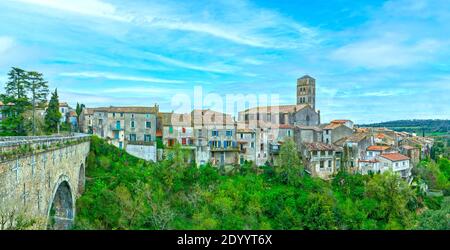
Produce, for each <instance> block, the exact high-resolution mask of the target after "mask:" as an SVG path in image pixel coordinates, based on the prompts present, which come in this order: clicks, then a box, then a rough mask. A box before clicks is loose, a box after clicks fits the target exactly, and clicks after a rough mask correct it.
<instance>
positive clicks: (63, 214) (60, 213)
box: [47, 175, 75, 230]
mask: <svg viewBox="0 0 450 250" xmlns="http://www.w3.org/2000/svg"><path fill="white" fill-rule="evenodd" d="M74 204H75V202H74V198H73V195H72V188H71V187H70V183H69V177H67V176H65V175H62V176H61V177H60V178H59V179H58V182H57V183H56V185H55V188H54V190H53V195H52V198H51V200H50V203H49V208H48V213H47V217H48V222H47V228H48V229H56V230H61V229H63V230H64V229H70V228H71V227H72V225H73V219H74V217H75V206H74Z"/></svg>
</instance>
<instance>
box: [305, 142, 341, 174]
mask: <svg viewBox="0 0 450 250" xmlns="http://www.w3.org/2000/svg"><path fill="white" fill-rule="evenodd" d="M340 152H342V149H341V148H340V147H337V146H335V145H332V144H326V143H322V142H312V143H304V147H302V150H301V155H302V160H303V164H304V166H305V169H306V171H307V172H308V173H310V174H311V175H312V176H315V177H319V178H322V179H325V180H328V179H330V178H332V176H333V175H334V174H335V173H336V172H337V171H338V169H339V168H340V164H339V163H340V161H341V159H340V157H341V156H340Z"/></svg>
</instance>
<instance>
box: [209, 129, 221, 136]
mask: <svg viewBox="0 0 450 250" xmlns="http://www.w3.org/2000/svg"><path fill="white" fill-rule="evenodd" d="M211 133H212V136H219V131H217V130H213V131H211Z"/></svg>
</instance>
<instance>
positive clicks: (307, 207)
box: [75, 137, 450, 229]
mask: <svg viewBox="0 0 450 250" xmlns="http://www.w3.org/2000/svg"><path fill="white" fill-rule="evenodd" d="M281 155H282V157H283V159H282V161H281V162H287V163H288V165H286V164H285V165H284V166H280V167H276V168H275V169H274V170H273V169H271V168H269V167H267V168H256V167H253V166H252V165H251V164H246V165H244V166H241V167H236V168H234V169H233V170H232V171H230V172H227V173H222V172H221V171H220V170H219V169H217V168H214V167H212V166H209V165H207V166H204V167H199V168H197V167H195V166H191V165H188V164H185V163H184V158H185V152H184V151H183V150H182V149H181V148H180V146H179V145H177V146H176V147H175V149H174V150H173V151H171V152H170V153H169V157H168V158H170V160H165V161H163V162H159V163H148V162H145V161H143V160H140V159H137V158H135V157H132V156H130V155H128V154H127V153H125V152H124V151H123V150H120V149H118V148H116V147H114V146H110V145H108V144H106V143H105V142H104V141H103V140H101V139H99V138H97V137H93V138H92V143H91V151H90V153H89V157H88V160H87V162H88V163H87V183H86V191H85V193H84V194H83V195H82V196H81V197H80V198H79V199H78V200H77V217H76V226H75V229H414V228H423V229H450V227H449V218H448V214H449V211H450V206H449V204H450V203H449V202H450V201H449V200H448V199H446V198H444V197H436V198H433V197H425V196H424V195H423V194H421V192H420V191H418V190H415V189H411V188H410V187H409V186H408V185H407V183H406V182H404V181H403V180H402V179H400V178H399V177H398V176H396V175H394V174H392V173H384V174H382V175H375V176H361V175H348V174H346V173H343V172H342V173H339V174H338V175H337V176H336V178H334V180H333V181H330V182H327V181H323V180H320V179H316V178H311V177H309V176H307V175H302V174H299V172H302V171H301V170H302V166H301V164H300V161H299V159H298V156H297V154H296V152H295V144H293V142H287V143H285V144H284V145H283V147H282V149H281ZM445 164H447V165H445ZM443 166H444V168H446V172H445V173H443V172H444V171H441V170H440V169H441V168H442V167H440V166H435V165H433V169H432V170H430V171H425V170H424V171H422V172H421V174H422V175H424V176H428V178H433V173H434V172H439V174H440V175H443V177H442V176H441V177H439V178H440V180H439V181H438V182H436V184H435V186H436V187H441V186H442V185H443V186H445V185H446V183H447V182H448V177H449V176H448V174H449V172H448V168H449V167H450V166H449V162H448V161H446V162H444V165H443ZM423 168H427V166H426V164H425V165H424V166H423ZM292 169H295V171H292ZM297 170H299V171H297ZM433 171H434V172H433ZM442 178H447V180H444V181H443V180H442ZM446 181H447V182H446ZM442 182H443V183H442Z"/></svg>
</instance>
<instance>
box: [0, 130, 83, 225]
mask: <svg viewBox="0 0 450 250" xmlns="http://www.w3.org/2000/svg"><path fill="white" fill-rule="evenodd" d="M6 144H8V145H9V146H7V145H6ZM12 145H14V147H15V149H13V148H14V147H13V146H12ZM24 145H29V146H28V147H29V148H33V149H32V150H29V151H28V152H25V151H23V152H22V151H19V150H17V149H18V148H21V147H22V148H23V147H24ZM42 145H47V147H46V148H43V147H42ZM0 146H5V147H2V151H3V154H2V156H3V157H2V161H1V162H0V213H3V214H5V213H11V212H12V211H14V212H15V213H16V214H18V213H23V214H25V215H26V216H31V217H40V218H45V219H48V216H49V213H50V208H51V205H52V203H53V201H54V200H58V199H59V200H61V199H63V200H62V201H60V203H61V204H68V205H65V206H64V207H61V208H58V207H56V208H55V209H57V210H58V209H60V210H61V211H59V210H58V211H56V215H57V216H58V217H60V218H61V219H64V218H65V217H69V219H72V220H73V218H74V216H75V199H76V197H77V195H79V190H83V188H84V178H85V177H84V172H85V171H84V168H85V163H86V157H87V155H88V153H89V147H90V141H89V137H85V136H73V137H71V138H69V137H48V138H45V137H41V138H32V139H31V140H24V141H21V142H18V141H9V142H8V143H5V144H3V145H2V143H0ZM5 152H7V153H9V154H8V157H4V155H5ZM60 186H64V187H66V189H65V190H64V193H61V194H60V193H59V192H58V195H56V193H57V190H58V188H59V187H60ZM67 186H68V187H69V190H67ZM59 190H63V189H59ZM67 194H70V195H69V196H70V198H68V199H65V200H64V197H65V196H64V195H67ZM55 197H58V199H56V198H55ZM66 197H67V196H66ZM69 205H70V206H69ZM62 210H64V211H62ZM57 219H59V218H57ZM66 224H67V225H70V220H68V221H67V222H66Z"/></svg>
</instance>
